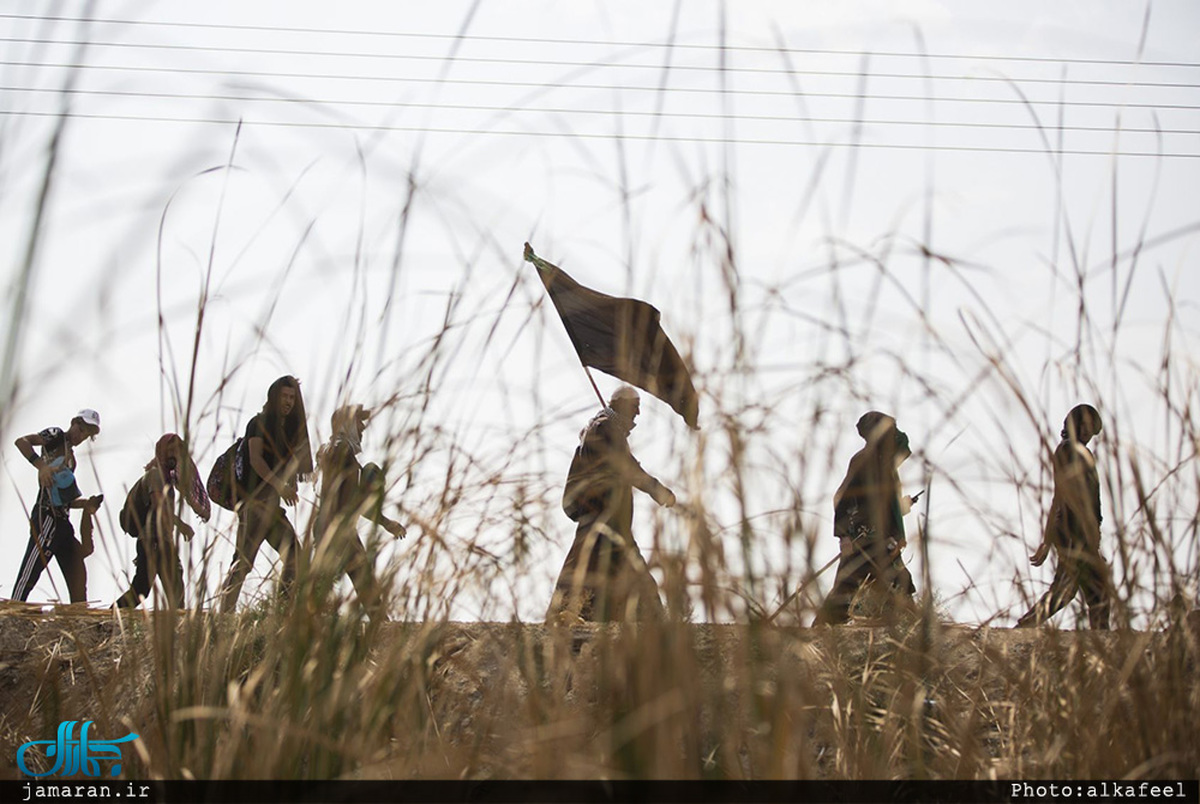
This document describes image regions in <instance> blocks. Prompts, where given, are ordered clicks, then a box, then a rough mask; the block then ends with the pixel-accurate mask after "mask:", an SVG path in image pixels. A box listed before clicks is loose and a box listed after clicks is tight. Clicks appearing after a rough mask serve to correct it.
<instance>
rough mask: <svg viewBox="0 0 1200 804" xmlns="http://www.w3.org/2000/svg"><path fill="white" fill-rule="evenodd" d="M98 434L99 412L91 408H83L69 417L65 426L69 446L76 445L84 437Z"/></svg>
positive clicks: (82, 440)
mask: <svg viewBox="0 0 1200 804" xmlns="http://www.w3.org/2000/svg"><path fill="white" fill-rule="evenodd" d="M98 435H100V414H99V413H97V412H96V411H94V410H92V409H91V408H84V409H83V410H81V411H79V412H78V413H76V414H75V417H74V418H73V419H71V426H70V427H68V428H67V440H69V441H70V442H71V446H73V447H78V446H79V445H80V444H82V443H83V442H84V440H85V439H88V438H95V437H96V436H98Z"/></svg>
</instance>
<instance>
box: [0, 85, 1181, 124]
mask: <svg viewBox="0 0 1200 804" xmlns="http://www.w3.org/2000/svg"><path fill="white" fill-rule="evenodd" d="M0 92H28V93H51V94H54V95H61V94H68V95H79V96H96V95H103V96H108V97H119V98H138V99H150V98H154V99H160V100H197V101H237V102H244V103H281V104H289V105H296V106H309V105H313V106H331V107H332V106H365V107H372V108H388V109H394V108H405V109H430V110H441V111H470V112H496V113H510V114H583V115H604V116H606V117H652V118H658V117H662V118H685V119H696V118H699V119H708V120H734V121H746V122H779V123H821V124H837V123H842V124H846V125H858V126H931V127H934V128H978V129H1016V130H1021V131H1055V132H1057V131H1077V132H1095V133H1106V134H1112V133H1118V132H1119V133H1121V134H1169V135H1197V134H1200V130H1198V129H1168V128H1142V127H1121V128H1120V129H1119V130H1118V129H1115V128H1114V127H1113V126H1081V125H1053V126H1038V125H1035V124H1032V123H983V122H979V121H954V120H880V119H870V118H863V119H857V118H844V117H799V116H796V115H789V116H784V115H755V114H743V113H728V112H668V111H662V112H657V111H641V110H636V109H570V108H566V107H557V108H554V107H551V108H547V107H537V106H488V105H481V104H466V103H461V104H460V103H421V102H416V101H390V100H388V101H369V100H345V99H341V98H293V97H278V96H257V97H256V96H250V95H218V94H212V93H209V94H200V95H196V94H186V93H176V92H149V91H138V90H115V89H80V88H78V87H71V88H66V89H55V88H50V87H19V86H0Z"/></svg>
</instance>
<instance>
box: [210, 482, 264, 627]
mask: <svg viewBox="0 0 1200 804" xmlns="http://www.w3.org/2000/svg"><path fill="white" fill-rule="evenodd" d="M263 509H264V506H263V505H262V504H261V503H258V502H255V501H253V500H247V501H246V502H244V503H242V507H241V510H240V511H238V531H237V549H236V550H235V552H234V556H233V564H232V565H230V567H229V574H228V575H227V576H226V577H225V583H224V584H223V585H222V587H221V611H222V612H225V613H232V612H233V610H234V608H235V607H236V606H237V599H238V596H239V595H241V593H242V584H243V583H245V582H246V576H247V575H248V574H249V573H250V570H251V569H253V568H254V559H255V558H257V557H258V548H259V547H261V546H262V543H263V539H264V538H265V537H266V530H265V528H266V527H268V525H267V522H265V521H264V519H266V514H267V513H269V511H270V508H267V509H266V511H264V510H263Z"/></svg>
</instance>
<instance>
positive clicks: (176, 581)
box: [154, 533, 183, 609]
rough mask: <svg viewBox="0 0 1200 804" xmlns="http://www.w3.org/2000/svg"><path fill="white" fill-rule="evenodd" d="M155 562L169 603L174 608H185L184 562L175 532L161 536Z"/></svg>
mask: <svg viewBox="0 0 1200 804" xmlns="http://www.w3.org/2000/svg"><path fill="white" fill-rule="evenodd" d="M154 563H155V570H156V574H157V575H158V582H159V583H160V584H162V589H163V595H164V596H165V597H166V599H167V605H168V606H170V607H171V608H173V609H180V608H183V564H182V563H181V562H180V560H179V551H178V550H177V549H176V547H175V541H174V534H173V533H172V534H169V535H167V536H165V537H163V536H160V537H159V539H158V541H157V547H156V549H155V556H154Z"/></svg>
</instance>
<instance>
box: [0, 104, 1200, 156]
mask: <svg viewBox="0 0 1200 804" xmlns="http://www.w3.org/2000/svg"><path fill="white" fill-rule="evenodd" d="M61 114H64V113H60V112H36V111H27V110H19V109H0V115H8V116H15V117H47V118H49V117H54V118H56V117H59V116H60V115H61ZM65 114H66V116H67V117H69V118H73V119H82V120H123V121H132V122H154V123H199V124H217V125H228V126H233V125H239V124H240V125H241V126H242V127H243V128H245V127H249V126H277V127H285V128H319V129H343V130H345V129H353V130H358V131H394V132H397V133H406V132H407V133H414V134H461V135H468V136H479V135H490V136H504V137H542V138H545V137H561V138H565V139H566V138H569V139H589V140H633V141H653V142H676V143H696V144H713V145H768V146H792V147H796V146H802V147H814V148H879V149H890V150H903V151H958V152H967V153H1004V154H1038V155H1041V156H1104V157H1136V158H1140V157H1150V158H1156V159H1198V158H1200V153H1156V152H1154V151H1092V150H1082V149H1062V150H1054V151H1046V150H1045V149H1040V148H1013V147H995V146H972V145H941V144H939V145H913V144H907V143H880V142H836V141H831V142H816V141H811V140H780V139H738V138H732V137H685V136H665V135H653V136H652V135H644V134H598V133H593V132H577V131H569V132H563V131H532V130H530V131H507V130H497V129H472V128H433V127H428V126H393V125H372V124H368V123H322V122H317V121H308V122H302V121H291V120H247V119H245V118H240V119H223V118H210V117H188V118H182V117H157V116H152V115H119V114H85V113H81V112H65Z"/></svg>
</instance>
